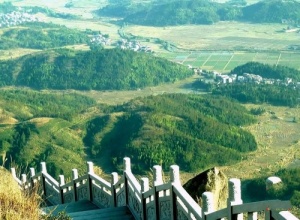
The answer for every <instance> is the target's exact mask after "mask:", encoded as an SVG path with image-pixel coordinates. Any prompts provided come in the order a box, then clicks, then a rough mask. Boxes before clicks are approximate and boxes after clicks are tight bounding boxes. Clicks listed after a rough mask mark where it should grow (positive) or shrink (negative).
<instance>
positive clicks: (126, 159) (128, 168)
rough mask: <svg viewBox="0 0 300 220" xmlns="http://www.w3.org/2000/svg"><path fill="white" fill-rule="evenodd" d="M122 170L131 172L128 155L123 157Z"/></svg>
mask: <svg viewBox="0 0 300 220" xmlns="http://www.w3.org/2000/svg"><path fill="white" fill-rule="evenodd" d="M123 166H124V172H131V162H130V158H129V157H124V159H123Z"/></svg>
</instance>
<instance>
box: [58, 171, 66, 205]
mask: <svg viewBox="0 0 300 220" xmlns="http://www.w3.org/2000/svg"><path fill="white" fill-rule="evenodd" d="M64 185H65V176H64V175H59V194H60V203H61V204H64V203H65V202H64V189H63V188H62V187H63V186H64Z"/></svg>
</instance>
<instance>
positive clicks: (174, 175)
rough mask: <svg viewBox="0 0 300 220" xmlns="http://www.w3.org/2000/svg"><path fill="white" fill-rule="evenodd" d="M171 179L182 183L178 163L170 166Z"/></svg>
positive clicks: (173, 181)
mask: <svg viewBox="0 0 300 220" xmlns="http://www.w3.org/2000/svg"><path fill="white" fill-rule="evenodd" d="M170 181H171V183H179V184H180V173H179V166H178V165H171V166H170Z"/></svg>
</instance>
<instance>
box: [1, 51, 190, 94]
mask: <svg viewBox="0 0 300 220" xmlns="http://www.w3.org/2000/svg"><path fill="white" fill-rule="evenodd" d="M0 73H1V75H0V86H10V85H15V86H27V87H31V88H34V89H78V90H90V89H94V90H128V89H137V88H143V87H146V86H154V85H158V84H160V83H164V82H174V81H176V80H180V79H183V78H186V77H188V76H191V75H192V74H193V71H192V70H189V69H188V68H187V67H185V66H182V65H179V64H175V63H173V62H170V61H168V60H166V59H162V58H158V57H154V56H152V55H150V54H146V53H136V52H133V51H129V50H120V49H111V50H100V51H99V50H97V51H85V52H75V51H69V50H58V51H56V52H43V53H40V54H37V55H28V56H24V57H21V58H19V59H15V60H9V61H1V62H0Z"/></svg>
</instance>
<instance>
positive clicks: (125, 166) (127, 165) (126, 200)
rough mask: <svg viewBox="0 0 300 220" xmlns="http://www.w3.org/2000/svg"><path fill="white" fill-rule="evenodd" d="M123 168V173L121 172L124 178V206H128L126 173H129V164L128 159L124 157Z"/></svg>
mask: <svg viewBox="0 0 300 220" xmlns="http://www.w3.org/2000/svg"><path fill="white" fill-rule="evenodd" d="M123 166H124V168H123V169H124V172H123V177H124V187H125V188H124V189H125V204H126V205H128V197H129V194H128V180H127V175H126V174H127V173H128V174H130V173H131V162H130V158H129V157H124V159H123Z"/></svg>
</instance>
